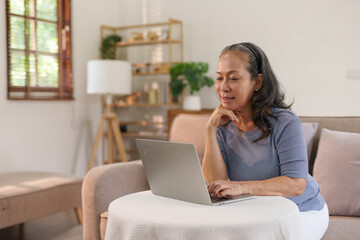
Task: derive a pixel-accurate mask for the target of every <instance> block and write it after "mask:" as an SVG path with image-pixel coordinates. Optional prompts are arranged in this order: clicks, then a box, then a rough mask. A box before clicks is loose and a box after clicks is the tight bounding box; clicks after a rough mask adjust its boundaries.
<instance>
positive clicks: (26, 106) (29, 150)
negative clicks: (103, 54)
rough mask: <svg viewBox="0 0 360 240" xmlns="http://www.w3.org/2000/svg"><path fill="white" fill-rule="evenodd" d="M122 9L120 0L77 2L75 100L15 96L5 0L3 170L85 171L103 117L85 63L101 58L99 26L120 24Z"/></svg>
mask: <svg viewBox="0 0 360 240" xmlns="http://www.w3.org/2000/svg"><path fill="white" fill-rule="evenodd" d="M120 8H121V2H120V1H118V0H106V1H97V0H91V1H87V0H74V1H72V34H73V35H72V41H73V43H72V50H73V74H74V75H73V81H74V86H75V87H74V88H75V93H74V95H75V100H74V101H10V100H7V96H6V89H7V72H6V69H7V67H6V22H5V1H4V0H1V1H0V26H1V27H0V89H1V91H0V172H5V171H20V170H34V171H56V172H65V173H76V174H78V175H83V174H84V173H85V171H86V167H87V161H88V159H89V157H90V151H91V145H92V139H94V134H95V129H96V127H97V124H98V121H99V119H100V115H99V114H100V104H99V98H98V97H89V96H87V95H86V63H87V61H88V60H90V59H96V58H99V42H100V25H101V24H108V25H112V24H115V25H119V24H120V19H121V18H122V17H123V16H122V15H121V14H119V11H120Z"/></svg>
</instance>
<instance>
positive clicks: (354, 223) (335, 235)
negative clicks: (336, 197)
mask: <svg viewBox="0 0 360 240" xmlns="http://www.w3.org/2000/svg"><path fill="white" fill-rule="evenodd" d="M359 228H360V218H358V217H344V216H330V221H329V227H328V229H327V230H326V232H325V235H324V236H323V237H322V238H321V240H339V239H347V240H358V239H360V231H359Z"/></svg>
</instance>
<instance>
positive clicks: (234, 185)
mask: <svg viewBox="0 0 360 240" xmlns="http://www.w3.org/2000/svg"><path fill="white" fill-rule="evenodd" d="M208 190H209V194H210V196H212V197H215V196H216V197H224V196H236V195H240V194H243V193H244V192H243V189H242V187H241V183H240V182H232V181H225V180H217V181H214V182H212V183H211V184H210V185H209V186H208Z"/></svg>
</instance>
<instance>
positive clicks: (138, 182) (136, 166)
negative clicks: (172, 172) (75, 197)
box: [82, 160, 150, 240]
mask: <svg viewBox="0 0 360 240" xmlns="http://www.w3.org/2000/svg"><path fill="white" fill-rule="evenodd" d="M149 189H150V188H149V184H148V181H147V178H146V176H145V172H144V168H143V165H142V162H141V161H140V160H137V161H131V162H122V163H115V164H110V165H102V166H98V167H95V168H93V169H91V170H90V171H89V172H88V173H87V174H86V176H85V178H84V181H83V186H82V207H83V214H84V224H83V227H84V235H83V236H84V239H86V240H90V239H91V240H92V239H96V240H98V239H100V214H101V213H102V212H104V211H107V209H108V206H109V204H110V203H111V202H112V201H113V200H115V199H117V198H119V197H121V196H124V195H127V194H130V193H134V192H139V191H145V190H149Z"/></svg>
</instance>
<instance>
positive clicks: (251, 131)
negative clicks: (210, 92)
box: [202, 43, 329, 240]
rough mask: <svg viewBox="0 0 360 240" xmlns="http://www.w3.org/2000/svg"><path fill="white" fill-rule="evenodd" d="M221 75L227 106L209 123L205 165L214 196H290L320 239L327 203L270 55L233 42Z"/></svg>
mask: <svg viewBox="0 0 360 240" xmlns="http://www.w3.org/2000/svg"><path fill="white" fill-rule="evenodd" d="M216 74H217V80H216V84H215V88H216V91H217V93H218V96H219V98H220V101H221V104H220V105H219V106H218V107H217V108H216V109H215V111H214V112H213V113H212V115H211V117H210V119H209V121H208V123H207V126H206V145H205V155H204V160H203V165H202V168H203V172H204V176H205V178H206V181H207V183H208V189H209V193H210V195H211V196H213V197H223V196H234V195H240V194H247V193H249V194H254V195H258V196H274V195H276V196H283V197H287V198H289V199H290V200H292V201H293V202H295V203H296V204H297V206H298V207H299V210H300V212H301V216H302V220H303V223H304V224H303V225H304V229H305V237H306V238H305V239H307V240H309V239H320V238H321V237H322V236H323V234H324V233H325V231H326V229H327V226H328V221H329V214H328V209H327V205H326V203H325V201H324V199H323V197H322V196H321V194H320V189H319V185H318V184H317V182H316V181H315V180H314V178H312V177H311V175H310V174H309V173H308V161H307V153H306V145H305V140H304V136H303V132H302V125H301V121H300V119H299V118H298V117H297V115H296V114H295V113H293V112H292V111H290V110H289V108H290V106H289V105H287V104H285V103H284V94H283V93H282V92H281V90H280V87H279V82H278V81H277V79H276V77H275V75H274V73H273V70H272V69H271V66H270V63H269V60H268V58H267V56H266V55H265V53H264V52H263V51H262V50H261V49H260V48H259V47H258V46H256V45H255V44H252V43H239V44H234V45H231V46H228V47H226V48H225V49H224V50H223V51H222V52H221V55H220V58H219V63H218V70H217V73H216Z"/></svg>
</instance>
